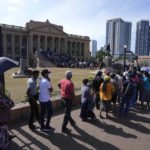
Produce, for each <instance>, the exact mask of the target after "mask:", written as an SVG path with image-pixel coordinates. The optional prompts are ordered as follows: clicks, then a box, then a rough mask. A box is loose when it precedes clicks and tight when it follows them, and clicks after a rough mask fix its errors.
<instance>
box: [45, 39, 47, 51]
mask: <svg viewBox="0 0 150 150" xmlns="http://www.w3.org/2000/svg"><path fill="white" fill-rule="evenodd" d="M44 47H45V52H46V51H47V36H45V46H44Z"/></svg>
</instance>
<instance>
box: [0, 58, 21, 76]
mask: <svg viewBox="0 0 150 150" xmlns="http://www.w3.org/2000/svg"><path fill="white" fill-rule="evenodd" d="M18 65H19V63H18V62H17V61H15V60H13V59H11V58H7V57H0V74H2V73H4V72H5V71H7V70H9V69H11V68H13V67H17V66H18Z"/></svg>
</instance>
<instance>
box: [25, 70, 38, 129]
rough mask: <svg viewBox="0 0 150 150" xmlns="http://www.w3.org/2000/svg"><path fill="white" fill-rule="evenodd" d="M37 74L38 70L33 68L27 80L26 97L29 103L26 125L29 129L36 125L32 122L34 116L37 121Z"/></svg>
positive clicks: (34, 127)
mask: <svg viewBox="0 0 150 150" xmlns="http://www.w3.org/2000/svg"><path fill="white" fill-rule="evenodd" d="M38 76H39V71H38V70H34V71H32V77H31V78H29V79H28V81H27V93H26V94H27V97H28V101H29V104H30V117H29V121H28V126H29V128H30V129H31V130H34V129H36V126H35V125H34V124H33V122H34V117H36V119H37V121H38V122H39V119H40V117H39V110H38V104H37V99H38V92H37V89H38V87H37V78H38Z"/></svg>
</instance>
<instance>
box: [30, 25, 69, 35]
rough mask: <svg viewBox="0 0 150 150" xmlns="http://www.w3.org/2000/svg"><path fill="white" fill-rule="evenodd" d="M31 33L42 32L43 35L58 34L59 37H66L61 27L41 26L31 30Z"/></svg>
mask: <svg viewBox="0 0 150 150" xmlns="http://www.w3.org/2000/svg"><path fill="white" fill-rule="evenodd" d="M30 31H34V32H36V31H37V32H41V33H49V34H58V35H66V33H65V32H64V31H63V30H61V29H59V27H55V26H54V25H46V26H39V27H36V28H31V29H30Z"/></svg>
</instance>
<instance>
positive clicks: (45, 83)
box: [39, 69, 54, 132]
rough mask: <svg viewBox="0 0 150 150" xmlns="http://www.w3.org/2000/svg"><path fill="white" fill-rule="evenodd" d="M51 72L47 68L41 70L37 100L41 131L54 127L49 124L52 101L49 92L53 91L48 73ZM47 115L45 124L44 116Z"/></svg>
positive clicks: (51, 129)
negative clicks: (39, 108) (39, 109)
mask: <svg viewBox="0 0 150 150" xmlns="http://www.w3.org/2000/svg"><path fill="white" fill-rule="evenodd" d="M50 73H51V72H50V71H49V70H47V69H44V70H42V72H41V75H42V79H41V80H40V83H39V102H40V106H41V131H43V132H44V131H53V130H54V128H53V127H51V126H50V120H51V117H52V103H51V96H50V95H51V92H52V91H53V87H52V84H51V82H50V78H49V74H50ZM45 116H47V119H46V124H45V123H44V117H45Z"/></svg>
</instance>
